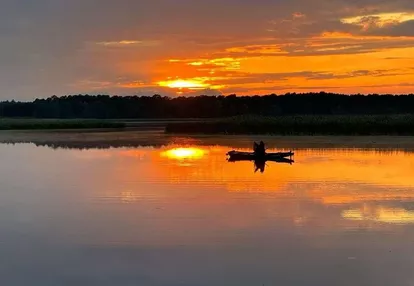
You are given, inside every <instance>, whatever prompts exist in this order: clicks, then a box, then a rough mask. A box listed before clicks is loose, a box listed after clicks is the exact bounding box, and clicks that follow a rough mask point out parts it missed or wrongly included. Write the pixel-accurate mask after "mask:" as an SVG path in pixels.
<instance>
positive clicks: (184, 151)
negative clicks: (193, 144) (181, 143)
mask: <svg viewBox="0 0 414 286" xmlns="http://www.w3.org/2000/svg"><path fill="white" fill-rule="evenodd" d="M205 153H206V152H205V151H204V150H202V149H199V148H174V149H170V150H167V151H165V152H163V153H161V155H162V156H164V157H168V158H169V159H176V160H183V159H190V160H195V159H201V158H202V157H203V156H204V155H205Z"/></svg>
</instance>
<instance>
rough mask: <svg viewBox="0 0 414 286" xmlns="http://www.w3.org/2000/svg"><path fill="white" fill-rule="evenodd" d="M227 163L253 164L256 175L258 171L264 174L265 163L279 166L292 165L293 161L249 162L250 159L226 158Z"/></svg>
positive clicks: (266, 160) (281, 159) (277, 159)
mask: <svg viewBox="0 0 414 286" xmlns="http://www.w3.org/2000/svg"><path fill="white" fill-rule="evenodd" d="M227 161H229V162H230V163H236V162H245V161H247V162H253V165H254V172H255V173H257V172H258V171H260V173H262V174H263V173H264V172H265V169H266V166H267V162H274V163H280V164H289V165H292V164H293V163H295V161H294V160H292V159H288V158H273V159H265V160H258V159H255V160H251V159H237V158H232V157H230V158H228V159H227Z"/></svg>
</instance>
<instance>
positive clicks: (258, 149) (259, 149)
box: [253, 141, 266, 157]
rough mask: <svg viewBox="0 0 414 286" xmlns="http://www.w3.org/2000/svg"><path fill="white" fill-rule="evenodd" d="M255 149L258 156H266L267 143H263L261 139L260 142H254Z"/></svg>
mask: <svg viewBox="0 0 414 286" xmlns="http://www.w3.org/2000/svg"><path fill="white" fill-rule="evenodd" d="M253 151H254V154H255V155H256V156H259V157H264V155H265V153H266V148H265V144H264V143H263V141H260V143H259V144H257V143H256V142H254V147H253Z"/></svg>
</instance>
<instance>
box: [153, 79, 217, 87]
mask: <svg viewBox="0 0 414 286" xmlns="http://www.w3.org/2000/svg"><path fill="white" fill-rule="evenodd" d="M159 85H160V86H163V87H169V88H179V89H181V88H188V89H202V88H207V87H208V86H209V85H208V84H206V83H204V82H202V81H200V80H193V79H192V80H182V79H177V80H169V81H161V82H159Z"/></svg>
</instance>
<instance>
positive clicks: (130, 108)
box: [0, 92, 414, 119]
mask: <svg viewBox="0 0 414 286" xmlns="http://www.w3.org/2000/svg"><path fill="white" fill-rule="evenodd" d="M397 113H414V95H413V94H410V95H375V94H374V95H360V94H357V95H342V94H333V93H325V92H320V93H307V94H295V93H288V94H285V95H279V96H278V95H274V94H272V95H267V96H235V95H229V96H197V97H176V98H170V97H163V96H160V95H154V96H107V95H97V96H92V95H73V96H62V97H57V96H52V97H49V98H46V99H36V100H34V101H32V102H16V101H4V102H0V116H2V117H36V118H101V119H105V118H137V119H139V118H217V117H230V116H238V115H246V114H250V115H265V116H277V115H294V114H301V115H303V114H319V115H329V114H397Z"/></svg>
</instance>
